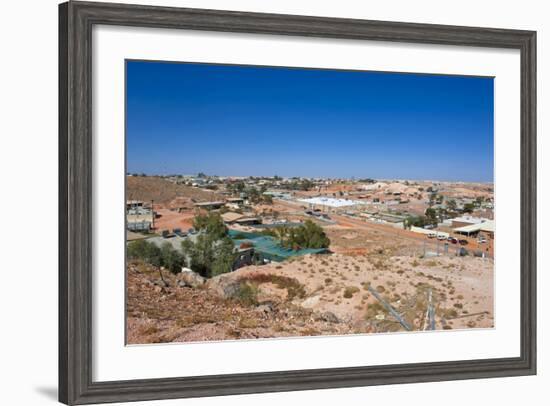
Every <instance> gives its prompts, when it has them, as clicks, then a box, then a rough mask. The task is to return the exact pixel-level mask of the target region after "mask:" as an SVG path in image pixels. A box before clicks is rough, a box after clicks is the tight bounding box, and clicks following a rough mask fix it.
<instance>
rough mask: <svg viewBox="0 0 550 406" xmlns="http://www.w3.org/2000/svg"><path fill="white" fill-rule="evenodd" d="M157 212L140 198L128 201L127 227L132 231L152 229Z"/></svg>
mask: <svg viewBox="0 0 550 406" xmlns="http://www.w3.org/2000/svg"><path fill="white" fill-rule="evenodd" d="M154 216H155V213H154V212H153V209H152V208H151V207H146V206H145V204H144V203H143V202H142V201H140V200H128V201H127V202H126V229H128V230H130V231H146V232H148V231H150V230H151V229H152V228H153V226H154Z"/></svg>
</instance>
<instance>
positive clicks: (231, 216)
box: [222, 211, 244, 224]
mask: <svg viewBox="0 0 550 406" xmlns="http://www.w3.org/2000/svg"><path fill="white" fill-rule="evenodd" d="M243 217H244V215H242V214H240V213H234V212H232V211H228V212H227V213H223V214H222V219H223V222H224V223H225V224H233V223H235V222H236V221H238V220H240V219H242V218H243Z"/></svg>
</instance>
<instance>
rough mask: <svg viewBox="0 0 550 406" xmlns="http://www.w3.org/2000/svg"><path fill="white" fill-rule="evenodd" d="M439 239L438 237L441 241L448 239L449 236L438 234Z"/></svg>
mask: <svg viewBox="0 0 550 406" xmlns="http://www.w3.org/2000/svg"><path fill="white" fill-rule="evenodd" d="M437 239H438V240H439V241H443V240H446V239H447V237H445V236H444V235H443V234H438V235H437Z"/></svg>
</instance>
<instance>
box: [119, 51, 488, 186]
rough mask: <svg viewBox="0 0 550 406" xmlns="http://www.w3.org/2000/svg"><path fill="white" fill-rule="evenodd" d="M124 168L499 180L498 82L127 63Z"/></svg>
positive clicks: (158, 171)
mask: <svg viewBox="0 0 550 406" xmlns="http://www.w3.org/2000/svg"><path fill="white" fill-rule="evenodd" d="M126 80H127V83H126V86H127V116H126V120H127V121H126V148H127V170H128V172H144V173H147V174H171V173H180V174H193V173H197V172H204V173H207V174H209V175H220V176H230V175H232V176H249V175H250V176H273V175H279V176H308V177H334V178H337V177H344V178H351V177H355V178H363V177H370V178H378V179H437V180H461V181H483V182H491V181H493V79H492V78H480V77H462V76H443V75H416V74H400V73H382V72H358V71H341V70H317V69H296V68H279V67H255V66H238V65H209V64H192V63H163V62H141V61H128V62H127V78H126Z"/></svg>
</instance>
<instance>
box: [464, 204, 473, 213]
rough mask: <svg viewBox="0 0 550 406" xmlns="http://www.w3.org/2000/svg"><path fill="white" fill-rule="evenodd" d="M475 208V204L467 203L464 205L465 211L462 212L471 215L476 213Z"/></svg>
mask: <svg viewBox="0 0 550 406" xmlns="http://www.w3.org/2000/svg"><path fill="white" fill-rule="evenodd" d="M474 208H475V206H474V204H473V203H466V204H465V205H464V209H462V211H463V212H464V213H471V212H473V211H474Z"/></svg>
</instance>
